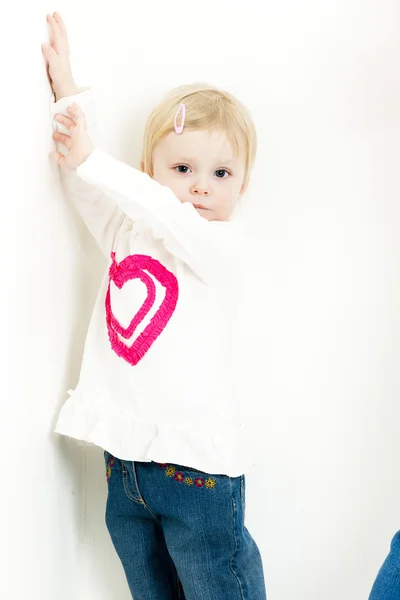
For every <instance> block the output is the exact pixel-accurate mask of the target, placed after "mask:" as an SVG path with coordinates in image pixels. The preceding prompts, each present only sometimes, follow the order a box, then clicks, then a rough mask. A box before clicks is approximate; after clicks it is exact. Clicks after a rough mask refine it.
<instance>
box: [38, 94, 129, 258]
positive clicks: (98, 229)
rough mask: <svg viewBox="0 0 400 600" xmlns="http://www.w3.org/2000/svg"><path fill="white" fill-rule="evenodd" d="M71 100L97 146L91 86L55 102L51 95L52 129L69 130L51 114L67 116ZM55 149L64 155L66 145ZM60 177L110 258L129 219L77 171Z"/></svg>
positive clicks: (89, 227)
mask: <svg viewBox="0 0 400 600" xmlns="http://www.w3.org/2000/svg"><path fill="white" fill-rule="evenodd" d="M73 102H76V103H77V104H79V106H80V107H81V108H82V110H83V112H84V113H85V118H86V124H87V128H88V133H89V137H90V139H91V141H92V143H93V144H94V145H96V137H97V119H96V106H95V99H94V93H93V89H92V88H81V89H80V93H79V94H76V95H74V96H67V97H65V98H61V100H59V101H58V102H54V98H53V99H52V100H51V102H50V115H51V119H52V125H53V129H54V131H57V132H60V133H68V132H67V130H66V129H65V127H64V126H63V125H62V124H61V123H58V121H55V120H54V117H55V115H56V114H57V113H60V114H64V115H66V116H68V113H67V112H66V109H67V108H68V106H70V105H71V104H72V103H73ZM57 149H58V151H59V152H61V153H63V154H65V147H64V146H63V145H62V144H57ZM60 176H61V180H62V183H63V187H64V191H65V193H66V195H67V197H68V199H69V200H70V201H72V202H73V203H74V204H75V206H76V207H77V209H78V212H79V213H80V215H81V217H82V219H83V220H84V222H85V224H86V226H87V228H88V229H89V231H90V233H91V234H92V236H93V237H94V238H95V240H96V241H97V243H98V245H99V246H100V249H101V250H102V251H103V252H104V254H105V255H106V256H107V257H109V255H110V252H111V250H112V248H113V246H114V243H115V237H116V235H117V233H118V231H120V230H121V228H129V226H130V224H131V221H130V219H129V218H128V217H127V216H126V214H125V213H124V212H123V211H122V210H121V208H120V207H119V206H118V204H117V203H116V202H115V201H114V200H113V199H112V198H111V197H109V196H108V195H107V194H105V193H104V191H102V190H100V189H99V188H96V187H94V186H93V185H91V184H89V183H87V182H86V181H84V180H83V179H81V178H80V177H79V175H78V173H77V172H76V171H72V170H70V169H63V168H61V169H60Z"/></svg>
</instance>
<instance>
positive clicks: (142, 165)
mask: <svg viewBox="0 0 400 600" xmlns="http://www.w3.org/2000/svg"><path fill="white" fill-rule="evenodd" d="M140 170H141V171H142V173H144V162H143V161H142V160H141V161H140Z"/></svg>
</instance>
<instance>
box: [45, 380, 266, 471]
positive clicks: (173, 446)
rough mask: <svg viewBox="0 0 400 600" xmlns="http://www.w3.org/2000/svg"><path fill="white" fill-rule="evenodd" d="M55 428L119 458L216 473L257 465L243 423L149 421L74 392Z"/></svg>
mask: <svg viewBox="0 0 400 600" xmlns="http://www.w3.org/2000/svg"><path fill="white" fill-rule="evenodd" d="M69 393H70V398H69V399H68V400H67V401H66V403H65V404H64V406H63V408H62V409H61V413H60V415H59V418H58V421H57V424H56V429H55V432H56V433H59V434H61V435H65V436H68V437H71V438H75V439H77V440H80V441H83V442H86V443H89V444H93V445H95V446H99V447H100V448H103V449H104V450H107V451H108V452H109V453H110V454H112V455H113V456H115V457H117V458H120V459H121V460H132V461H143V462H150V461H154V462H158V463H173V464H176V465H184V466H186V467H191V468H194V469H198V470H200V471H204V472H205V473H209V474H213V475H228V476H229V477H239V476H240V475H243V474H244V473H246V472H247V471H248V470H249V468H251V467H252V466H253V465H254V462H253V461H252V460H250V453H249V439H246V438H245V432H244V428H243V427H242V425H240V424H237V425H236V424H227V423H222V424H219V425H218V427H215V423H214V426H213V429H210V427H208V428H207V431H206V432H204V431H203V432H201V433H198V431H196V428H195V427H193V424H190V426H189V425H188V424H174V425H170V424H164V423H147V422H139V421H137V420H134V419H133V418H132V416H131V415H129V414H123V415H121V414H116V411H115V410H110V409H106V408H104V407H102V406H101V405H98V404H96V403H94V402H88V401H87V399H85V398H84V397H83V396H82V394H81V393H80V392H77V391H73V392H72V391H70V392H69Z"/></svg>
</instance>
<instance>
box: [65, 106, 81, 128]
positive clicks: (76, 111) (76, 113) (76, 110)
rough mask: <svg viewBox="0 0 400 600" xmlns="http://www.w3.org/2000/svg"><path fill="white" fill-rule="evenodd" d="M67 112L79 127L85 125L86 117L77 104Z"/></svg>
mask: <svg viewBox="0 0 400 600" xmlns="http://www.w3.org/2000/svg"><path fill="white" fill-rule="evenodd" d="M67 112H69V113H70V115H72V117H73V118H74V120H75V122H76V124H77V125H83V124H84V123H85V115H84V113H83V110H82V109H81V107H80V106H79V104H77V103H76V102H74V103H73V104H72V105H71V106H69V107H68V108H67Z"/></svg>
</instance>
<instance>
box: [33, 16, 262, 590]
mask: <svg viewBox="0 0 400 600" xmlns="http://www.w3.org/2000/svg"><path fill="white" fill-rule="evenodd" d="M48 22H49V24H50V27H51V36H52V40H51V45H50V46H44V47H43V51H44V54H45V57H46V60H47V63H48V69H49V76H50V80H51V83H52V87H53V90H54V92H55V100H56V102H55V103H53V104H52V106H51V113H52V117H53V123H54V128H55V133H54V136H53V137H54V139H55V140H56V142H57V143H58V146H57V151H56V152H54V153H52V154H53V156H54V158H55V159H56V161H57V163H58V164H59V166H60V167H61V176H62V178H63V181H64V184H65V188H66V190H67V192H68V194H69V195H70V196H71V198H72V199H73V200H74V202H75V203H76V206H77V208H78V210H79V211H80V213H81V215H82V217H83V219H84V220H85V222H86V224H87V227H88V229H89V230H90V232H91V234H92V235H93V236H94V238H95V239H96V240H97V242H98V244H99V246H100V248H101V249H102V251H103V252H104V254H105V256H106V258H107V259H108V268H107V272H106V274H105V277H104V280H103V283H102V285H101V289H100V291H99V295H98V299H97V302H96V305H95V308H94V312H93V316H92V319H91V322H90V326H89V330H88V334H87V340H86V344H85V351H84V357H83V363H82V369H81V374H80V379H79V383H78V385H77V387H76V389H75V390H74V391H71V392H70V397H69V399H68V400H67V402H66V403H65V405H64V406H63V408H62V410H61V414H60V416H59V419H58V422H57V426H56V431H57V432H58V433H61V434H63V435H67V436H70V437H73V438H77V439H79V440H83V441H85V442H88V443H91V444H95V445H98V446H100V447H101V448H103V449H104V451H105V462H106V477H107V481H108V500H107V509H106V523H107V527H108V530H109V532H110V535H111V539H112V541H113V544H114V546H115V548H116V551H117V553H118V555H119V558H120V560H121V562H122V565H123V567H124V570H125V573H126V578H127V581H128V584H129V588H130V591H131V594H132V596H133V598H134V599H135V600H177V599H178V598H185V599H186V600H211V599H212V600H265V597H266V595H265V585H264V576H263V567H262V560H261V556H260V552H259V550H258V548H257V545H256V543H255V542H254V540H253V539H252V537H251V535H250V534H249V532H248V530H247V529H246V527H245V526H244V513H245V479H244V473H245V471H246V469H247V468H248V467H249V465H250V464H251V461H250V458H249V457H247V453H246V441H245V438H244V435H243V430H242V426H241V423H240V409H239V406H236V403H235V401H234V398H235V384H234V376H233V375H234V370H235V355H236V353H238V352H239V351H240V352H243V351H244V349H241V348H238V334H237V320H238V315H239V311H240V290H241V286H242V283H241V253H242V250H243V246H242V244H243V242H242V240H241V237H240V235H239V233H238V231H237V229H236V227H235V226H234V225H233V223H231V222H230V217H231V215H232V213H233V211H234V209H235V206H236V203H237V202H238V200H239V198H240V197H241V195H242V194H243V192H244V191H245V189H246V187H247V184H248V181H249V177H250V171H251V168H252V165H253V162H254V158H255V151H256V135H255V131H254V126H253V123H252V121H251V118H250V116H249V115H248V113H247V111H246V109H245V108H244V107H243V105H242V104H241V103H240V102H238V101H237V100H236V99H235V98H234V97H232V96H231V95H229V94H227V93H224V92H221V91H219V90H217V89H214V88H212V87H209V86H206V85H188V86H185V87H182V88H179V89H175V90H173V91H172V92H171V93H170V94H169V95H168V96H167V97H166V98H165V99H164V100H163V101H162V102H161V103H160V104H159V106H157V107H156V108H155V109H154V110H153V112H152V113H151V115H150V117H149V119H148V121H147V125H146V129H145V134H144V141H143V152H142V160H141V165H140V170H136V169H134V168H132V167H130V166H128V165H126V164H123V163H121V162H119V161H117V160H115V159H113V158H112V157H110V156H108V155H107V154H106V153H104V152H103V151H101V150H100V149H98V148H96V147H95V146H94V145H93V140H94V138H93V126H94V125H95V120H94V100H93V93H92V90H91V89H86V90H78V89H77V88H76V86H75V84H74V81H73V77H72V74H71V69H70V65H69V49H68V41H67V34H66V30H65V26H64V24H63V22H62V20H61V18H60V16H59V15H58V14H57V13H55V14H54V15H49V16H48Z"/></svg>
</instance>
